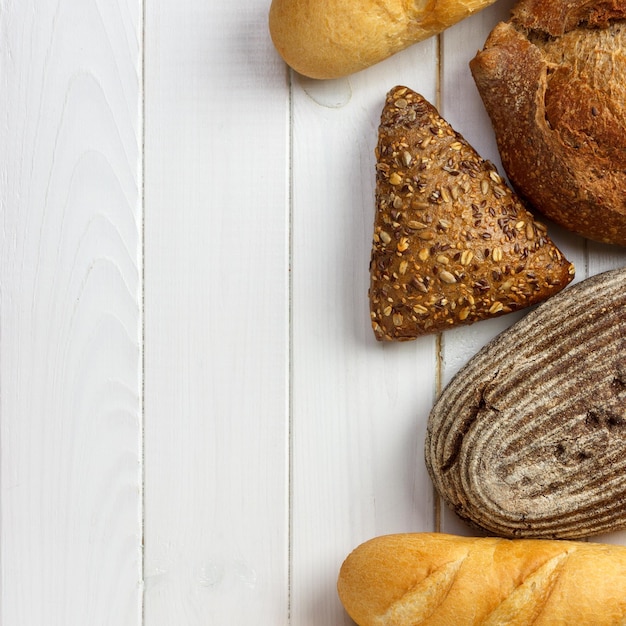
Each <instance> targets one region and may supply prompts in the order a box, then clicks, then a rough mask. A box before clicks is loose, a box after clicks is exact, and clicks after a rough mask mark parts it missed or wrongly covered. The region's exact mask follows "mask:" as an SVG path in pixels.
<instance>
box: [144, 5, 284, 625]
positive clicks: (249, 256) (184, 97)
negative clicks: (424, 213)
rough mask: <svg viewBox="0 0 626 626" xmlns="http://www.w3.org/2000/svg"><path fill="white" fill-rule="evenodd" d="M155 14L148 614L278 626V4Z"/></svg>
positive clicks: (149, 54)
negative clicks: (270, 27)
mask: <svg viewBox="0 0 626 626" xmlns="http://www.w3.org/2000/svg"><path fill="white" fill-rule="evenodd" d="M146 8H147V13H146V50H145V52H146V208H145V213H146V219H145V234H146V244H145V250H146V256H145V259H146V260H145V268H146V272H145V305H146V333H145V338H146V378H145V385H146V387H145V389H146V401H145V408H146V428H145V442H146V454H145V472H146V482H145V519H146V527H145V541H146V552H145V559H146V561H145V576H146V580H145V584H146V599H145V601H146V608H145V619H146V623H148V624H150V625H151V626H152V625H154V626H158V625H164V626H165V625H170V624H186V625H189V626H193V625H194V624H207V623H210V624H250V623H259V624H275V625H276V626H279V625H280V624H286V623H287V621H288V597H287V594H288V541H289V529H288V512H289V511H288V487H289V485H288V471H289V465H288V432H289V379H288V376H289V211H288V194H289V190H288V171H289V163H288V157H289V144H288V139H289V127H288V114H289V99H288V95H289V94H288V89H287V74H286V70H285V69H284V67H283V65H282V63H280V62H279V61H278V57H277V55H276V53H275V52H274V50H273V49H272V47H271V42H270V39H269V34H268V32H267V6H266V3H264V2H260V1H254V0H238V1H236V2H232V3H222V4H219V3H214V2H209V3H207V2H197V1H192V0H185V1H183V2H165V1H163V2H155V3H148V4H147V5H146Z"/></svg>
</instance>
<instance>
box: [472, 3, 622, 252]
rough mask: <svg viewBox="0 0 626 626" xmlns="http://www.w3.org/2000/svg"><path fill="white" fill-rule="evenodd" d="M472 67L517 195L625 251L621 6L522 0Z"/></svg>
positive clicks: (569, 225) (554, 217)
mask: <svg viewBox="0 0 626 626" xmlns="http://www.w3.org/2000/svg"><path fill="white" fill-rule="evenodd" d="M470 68H471V71H472V74H473V76H474V79H475V82H476V85H477V87H478V91H479V92H480V95H481V97H482V99H483V102H484V103H485V107H486V109H487V112H488V113H489V116H490V118H491V121H492V124H493V127H494V130H495V133H496V138H497V142H498V148H499V151H500V156H501V158H502V164H503V167H504V169H505V171H506V173H507V175H508V177H509V179H510V181H511V182H512V184H513V185H514V187H515V189H516V190H517V191H518V193H520V195H522V196H523V197H525V198H526V199H527V200H528V201H529V202H530V203H531V204H532V205H533V206H534V207H535V208H536V209H537V210H539V211H541V212H542V213H544V214H545V215H547V216H548V217H549V218H551V219H552V220H554V221H555V222H557V223H559V224H561V225H562V226H564V227H565V228H567V229H569V230H572V231H574V232H576V233H578V234H579V235H582V236H584V237H588V238H590V239H594V240H597V241H601V242H606V243H614V244H620V245H626V194H624V189H625V188H626V3H624V2H617V1H616V0H591V1H590V0H551V1H550V2H543V1H541V0H521V1H520V2H519V3H518V4H517V5H516V6H515V8H514V9H513V14H512V18H511V19H510V20H509V21H508V22H506V23H500V24H498V25H497V26H496V27H495V28H494V30H493V31H492V32H491V34H490V35H489V38H488V39H487V41H486V43H485V46H484V49H483V50H482V51H480V52H479V53H478V54H477V55H476V57H475V58H474V59H473V60H472V61H471V63H470Z"/></svg>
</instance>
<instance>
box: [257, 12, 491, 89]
mask: <svg viewBox="0 0 626 626" xmlns="http://www.w3.org/2000/svg"><path fill="white" fill-rule="evenodd" d="M494 1H495V0H439V1H438V2H433V1H432V0H272V4H271V7H270V12H269V27H270V34H271V36H272V40H273V42H274V45H275V46H276V49H277V50H278V52H279V53H280V55H281V56H282V57H283V59H284V60H285V61H286V62H287V64H288V65H290V66H291V67H292V68H293V69H294V70H296V71H297V72H300V73H301V74H304V75H305V76H309V77H311V78H338V77H340V76H346V75H348V74H351V73H353V72H358V71H359V70H362V69H365V68H366V67H369V66H370V65H374V64H375V63H378V62H379V61H382V60H383V59H386V58H387V57H390V56H391V55H392V54H395V53H396V52H399V51H400V50H403V49H404V48H407V47H408V46H410V45H411V44H414V43H416V42H418V41H421V40H423V39H426V38H428V37H430V36H432V35H436V34H437V33H439V32H441V31H442V30H444V29H445V28H448V27H449V26H452V25H453V24H455V23H456V22H458V21H460V20H462V19H463V18H465V17H467V16H468V15H470V14H472V13H475V12H477V11H479V10H481V9H483V8H485V7H486V6H489V5H490V4H492V3H493V2H494Z"/></svg>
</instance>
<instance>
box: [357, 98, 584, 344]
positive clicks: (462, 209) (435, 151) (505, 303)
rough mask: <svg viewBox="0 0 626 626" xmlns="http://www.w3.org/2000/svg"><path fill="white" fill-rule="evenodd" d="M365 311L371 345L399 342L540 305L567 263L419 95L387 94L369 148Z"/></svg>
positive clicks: (567, 273) (563, 277)
mask: <svg viewBox="0 0 626 626" xmlns="http://www.w3.org/2000/svg"><path fill="white" fill-rule="evenodd" d="M376 160H377V162H376V216H375V223H374V236H373V245H372V254H371V261H370V289H369V297H370V312H371V321H372V328H373V330H374V334H375V336H376V338H377V339H378V340H379V341H407V340H411V339H415V338H416V337H419V336H420V335H424V334H429V333H435V332H439V331H442V330H445V329H448V328H451V327H453V326H458V325H462V324H472V323H474V322H477V321H479V320H483V319H487V318H491V317H496V316H499V315H503V314H505V313H510V312H512V311H516V310H519V309H522V308H525V307H528V306H530V305H533V304H536V303H538V302H540V301H542V300H545V299H546V298H548V297H549V296H551V295H553V294H555V293H557V292H558V291H560V290H561V289H563V287H565V286H566V285H567V284H568V283H569V282H570V281H571V280H572V278H573V276H574V267H573V265H572V264H571V263H570V262H569V261H567V260H566V259H565V257H564V256H563V254H562V253H561V252H560V251H559V250H558V248H557V247H556V246H555V245H554V243H553V242H552V241H551V239H550V238H549V237H548V235H547V232H546V230H547V229H546V227H545V225H543V224H542V223H540V222H537V221H535V219H534V217H533V215H532V214H531V213H530V212H529V211H528V210H527V209H526V207H525V206H524V204H523V203H522V201H521V200H520V199H519V198H518V197H517V196H516V195H515V193H514V192H512V191H511V189H510V188H509V187H508V186H507V184H506V183H505V181H504V180H503V179H502V178H501V177H500V175H499V174H498V172H497V171H496V168H495V166H494V165H493V164H492V163H490V162H489V161H487V160H485V159H482V158H481V157H480V156H479V155H478V154H477V152H476V151H475V150H474V149H473V148H472V147H471V146H470V145H469V144H468V142H467V141H466V140H465V139H464V138H463V137H462V136H461V135H460V134H459V133H458V132H456V131H455V130H454V129H453V128H452V127H451V126H450V124H448V123H447V122H446V121H445V120H444V119H442V118H441V117H440V115H439V113H438V112H437V110H436V109H435V107H433V106H432V105H431V104H430V103H429V102H428V101H427V100H425V99H424V98H423V97H422V96H421V95H419V94H418V93H416V92H414V91H412V90H411V89H409V88H407V87H403V86H398V87H395V88H393V89H392V90H391V91H390V92H389V93H388V94H387V98H386V102H385V105H384V108H383V111H382V115H381V122H380V127H379V132H378V144H377V147H376Z"/></svg>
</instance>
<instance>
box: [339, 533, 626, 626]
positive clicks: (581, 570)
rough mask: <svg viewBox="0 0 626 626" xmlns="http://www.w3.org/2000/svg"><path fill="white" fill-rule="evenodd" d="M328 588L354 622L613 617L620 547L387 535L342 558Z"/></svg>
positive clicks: (617, 616) (584, 624)
mask: <svg viewBox="0 0 626 626" xmlns="http://www.w3.org/2000/svg"><path fill="white" fill-rule="evenodd" d="M337 590H338V593H339V598H340V600H341V602H342V603H343V606H344V608H345V609H346V611H347V613H348V614H349V615H350V617H351V618H352V619H353V620H354V621H355V622H356V623H357V624H358V625H359V626H418V625H420V626H470V625H471V626H504V625H509V626H525V625H527V624H528V625H530V624H532V625H533V626H557V625H561V626H563V625H566V624H571V625H572V626H609V625H611V626H617V625H618V624H619V625H623V624H624V623H626V547H624V546H616V545H604V544H599V543H585V542H575V541H556V540H533V539H518V540H508V539H497V538H475V537H457V536H453V535H444V534H437V533H417V534H399V535H388V536H383V537H377V538H375V539H372V540H370V541H368V542H366V543H364V544H362V545H361V546H359V547H358V548H356V549H355V550H354V551H353V552H352V553H351V554H350V555H349V556H348V557H347V559H346V560H345V561H344V563H343V565H342V567H341V570H340V573H339V579H338V583H337Z"/></svg>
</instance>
